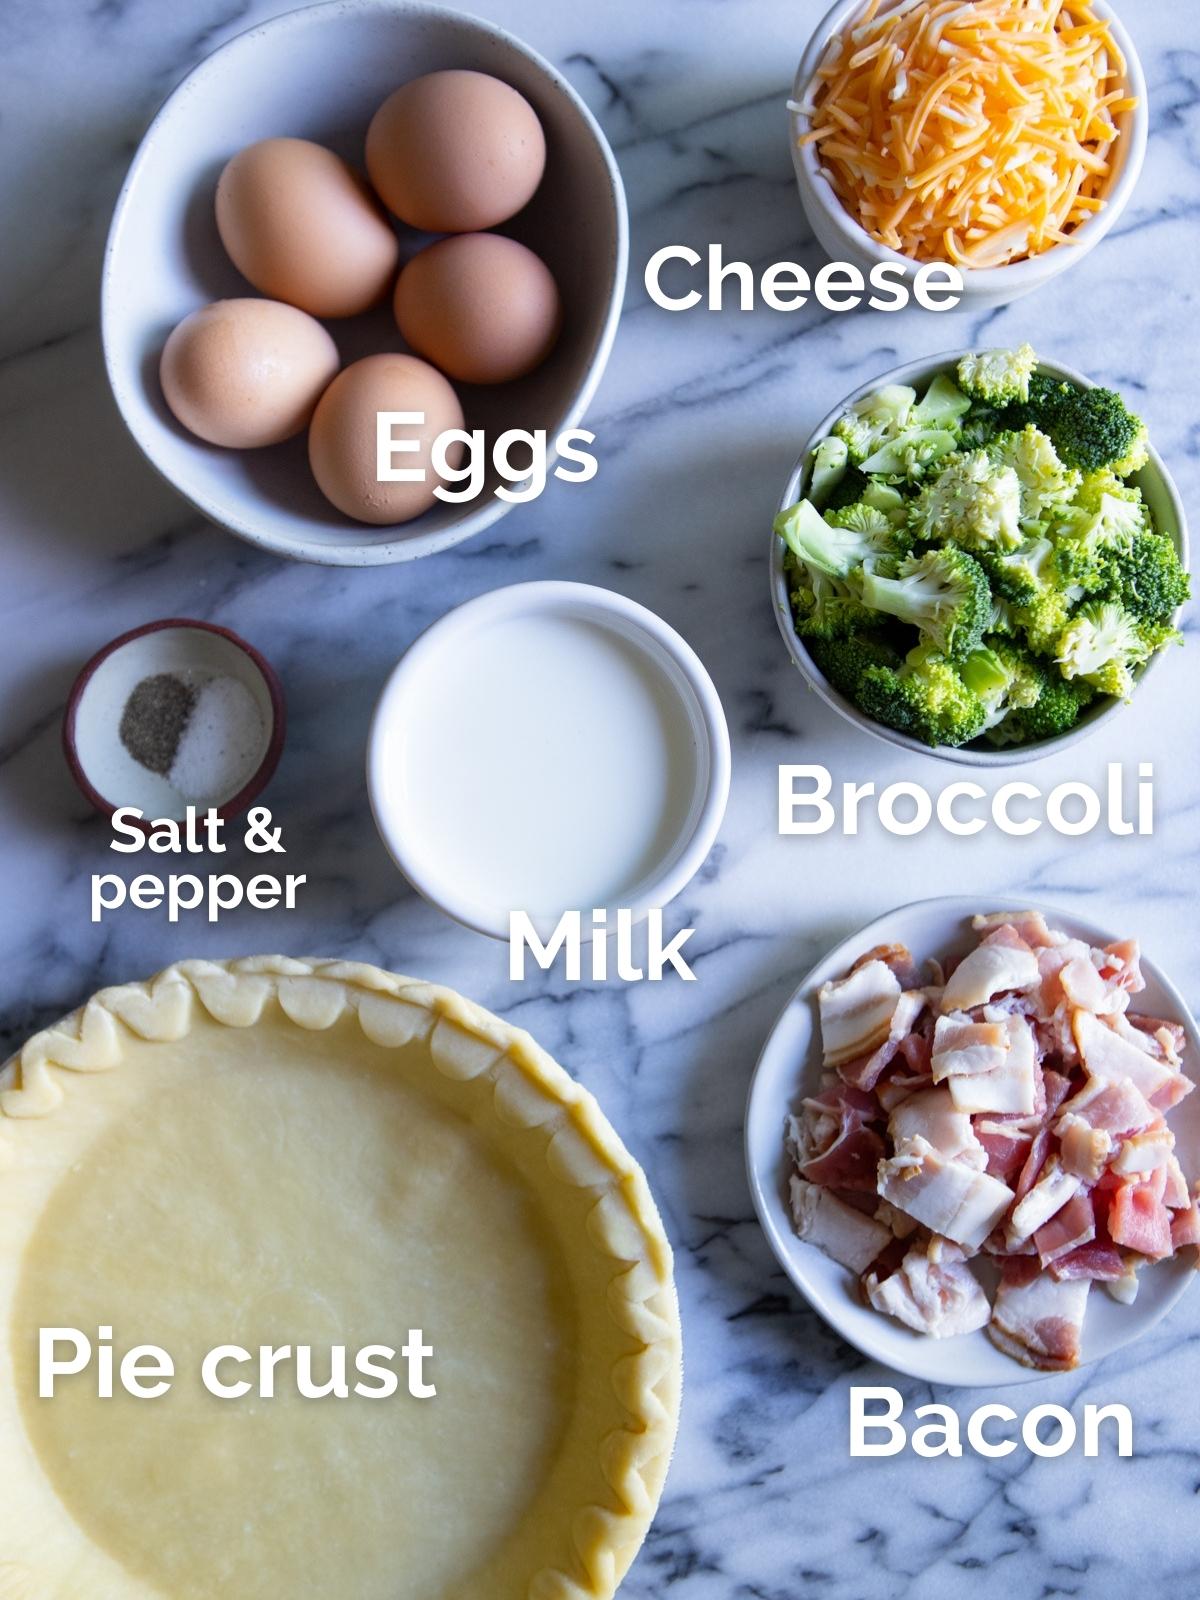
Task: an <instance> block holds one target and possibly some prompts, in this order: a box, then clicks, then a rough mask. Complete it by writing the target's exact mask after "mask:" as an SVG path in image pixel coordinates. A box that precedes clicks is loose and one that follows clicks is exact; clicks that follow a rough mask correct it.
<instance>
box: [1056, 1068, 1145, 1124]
mask: <svg viewBox="0 0 1200 1600" xmlns="http://www.w3.org/2000/svg"><path fill="white" fill-rule="evenodd" d="M1155 1116H1156V1113H1155V1110H1154V1108H1153V1106H1152V1105H1151V1104H1150V1102H1149V1101H1148V1100H1147V1099H1146V1097H1145V1095H1144V1094H1142V1093H1141V1091H1140V1090H1139V1089H1138V1088H1136V1087H1135V1085H1134V1084H1132V1083H1131V1082H1130V1081H1129V1079H1128V1078H1119V1079H1117V1080H1116V1081H1115V1082H1106V1081H1105V1080H1104V1079H1103V1078H1091V1079H1089V1080H1088V1082H1087V1083H1086V1084H1085V1085H1084V1087H1083V1088H1082V1089H1081V1090H1080V1091H1079V1093H1078V1094H1077V1095H1075V1096H1073V1097H1072V1098H1071V1099H1070V1100H1067V1101H1065V1102H1064V1104H1063V1107H1062V1118H1061V1119H1060V1121H1059V1124H1058V1130H1057V1131H1058V1133H1059V1136H1060V1137H1061V1135H1062V1125H1063V1122H1065V1121H1066V1119H1067V1118H1068V1117H1075V1118H1078V1120H1079V1121H1080V1122H1086V1123H1087V1125H1088V1127H1089V1128H1102V1129H1103V1130H1104V1132H1105V1133H1109V1134H1112V1135H1114V1137H1115V1136H1116V1135H1118V1134H1130V1133H1137V1132H1138V1131H1139V1130H1140V1129H1142V1128H1148V1127H1149V1126H1150V1125H1151V1123H1152V1122H1153V1121H1154V1120H1155Z"/></svg>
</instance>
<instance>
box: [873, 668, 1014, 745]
mask: <svg viewBox="0 0 1200 1600" xmlns="http://www.w3.org/2000/svg"><path fill="white" fill-rule="evenodd" d="M856 699H857V704H858V706H859V708H860V710H862V711H865V712H866V714H867V716H869V717H872V718H874V720H875V721H876V722H882V723H883V724H884V726H885V727H888V728H895V729H897V730H898V731H899V732H900V733H907V734H910V735H911V736H912V737H913V738H915V739H920V740H922V741H923V743H925V744H928V745H939V744H946V745H962V744H966V743H968V741H969V740H971V739H974V738H976V737H978V735H979V734H980V733H981V732H982V731H983V729H984V728H985V727H986V726H987V720H988V714H987V708H986V707H985V706H984V704H983V701H982V700H980V698H979V696H978V695H976V694H972V692H971V691H970V689H968V688H967V686H966V684H965V683H964V682H963V680H962V677H961V675H960V674H959V672H958V671H957V670H956V668H955V667H954V666H953V665H952V664H951V663H950V662H949V661H947V660H945V659H944V657H942V656H939V655H938V654H937V653H936V652H933V651H930V650H927V649H922V648H918V649H916V650H913V651H911V652H910V653H909V655H908V656H907V658H906V659H905V661H904V664H903V665H902V666H900V667H893V666H872V667H868V668H867V669H866V671H865V672H864V673H863V674H862V676H861V678H860V679H859V683H858V692H857V696H856Z"/></svg>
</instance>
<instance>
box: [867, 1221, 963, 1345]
mask: <svg viewBox="0 0 1200 1600" xmlns="http://www.w3.org/2000/svg"><path fill="white" fill-rule="evenodd" d="M863 1292H864V1293H865V1294H866V1297H867V1300H868V1301H869V1302H870V1304H871V1305H873V1306H874V1307H875V1309H876V1311H882V1312H884V1313H885V1314H886V1315H888V1316H892V1317H895V1318H896V1320H897V1321H898V1322H903V1323H904V1325H905V1326H906V1327H908V1328H912V1330H913V1331H914V1332H915V1333H924V1334H928V1335H929V1337H930V1338H932V1339H952V1338H954V1337H955V1336H956V1335H957V1334H960V1333H974V1332H975V1331H976V1330H977V1329H979V1328H983V1327H986V1326H987V1322H988V1318H989V1317H990V1316H991V1312H992V1308H991V1306H989V1304H988V1299H987V1296H986V1295H985V1294H984V1292H983V1290H982V1288H981V1287H980V1285H979V1281H978V1279H977V1278H976V1277H975V1274H974V1273H973V1272H972V1271H971V1269H970V1267H969V1266H968V1265H967V1259H966V1256H965V1255H964V1254H963V1252H962V1250H961V1249H960V1248H959V1247H958V1245H956V1244H953V1243H952V1242H951V1241H950V1240H949V1239H939V1238H938V1237H937V1236H936V1235H935V1236H934V1237H933V1238H931V1239H930V1240H929V1242H928V1243H927V1244H926V1245H914V1246H913V1248H912V1249H911V1250H910V1251H909V1252H908V1254H907V1255H906V1256H905V1257H904V1260H903V1261H902V1262H901V1264H900V1269H899V1271H897V1272H893V1273H891V1274H890V1275H889V1276H887V1277H884V1278H881V1277H880V1276H879V1275H878V1274H877V1273H874V1272H872V1273H868V1274H867V1276H866V1278H864V1280H863Z"/></svg>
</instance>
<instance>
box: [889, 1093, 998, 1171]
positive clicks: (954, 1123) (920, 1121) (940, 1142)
mask: <svg viewBox="0 0 1200 1600" xmlns="http://www.w3.org/2000/svg"><path fill="white" fill-rule="evenodd" d="M888 1133H889V1134H890V1136H891V1140H892V1145H893V1148H894V1149H895V1151H896V1154H897V1155H901V1154H903V1153H905V1152H906V1151H911V1150H912V1148H913V1146H914V1144H915V1142H916V1140H917V1139H924V1140H926V1141H927V1142H928V1143H929V1144H930V1145H932V1146H933V1148H934V1149H935V1150H936V1151H937V1153H938V1155H939V1156H941V1157H942V1159H943V1160H945V1161H959V1162H962V1163H963V1165H965V1166H968V1167H974V1168H975V1170H976V1171H979V1172H981V1171H983V1169H984V1168H985V1167H986V1166H987V1151H986V1150H985V1149H984V1148H983V1146H982V1144H980V1142H979V1140H978V1139H977V1138H976V1137H975V1130H974V1128H972V1126H971V1119H970V1117H969V1116H968V1115H967V1114H966V1112H965V1111H959V1110H957V1109H956V1107H955V1104H954V1101H953V1100H952V1099H951V1098H950V1091H949V1089H923V1090H922V1091H921V1093H920V1094H914V1095H910V1096H909V1097H908V1099H907V1100H903V1101H901V1103H900V1104H899V1105H898V1106H897V1107H896V1109H895V1110H894V1111H893V1112H892V1114H891V1117H890V1118H889V1120H888ZM881 1156H882V1152H881Z"/></svg>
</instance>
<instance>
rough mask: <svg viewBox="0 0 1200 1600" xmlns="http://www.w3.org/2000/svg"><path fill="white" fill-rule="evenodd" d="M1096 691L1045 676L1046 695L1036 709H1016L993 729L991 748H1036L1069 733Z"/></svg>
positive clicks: (1053, 674)
mask: <svg viewBox="0 0 1200 1600" xmlns="http://www.w3.org/2000/svg"><path fill="white" fill-rule="evenodd" d="M1095 694H1096V691H1095V690H1094V689H1093V688H1092V686H1091V685H1090V684H1089V683H1085V682H1084V680H1083V679H1082V678H1076V679H1075V680H1074V682H1072V683H1067V682H1066V680H1065V679H1064V678H1062V677H1061V676H1060V675H1059V673H1058V672H1056V671H1050V672H1047V673H1046V674H1045V679H1044V683H1043V687H1042V692H1041V694H1040V695H1039V696H1038V698H1037V700H1036V701H1035V702H1034V704H1033V705H1032V706H1029V707H1014V708H1013V709H1012V710H1011V711H1010V712H1009V713H1008V715H1007V716H1006V717H1005V718H1004V720H1003V721H1002V722H1000V723H997V725H996V726H995V727H994V728H989V729H988V732H987V738H988V742H989V744H994V745H1014V744H1033V743H1034V742H1036V741H1037V740H1039V739H1054V738H1057V736H1058V735H1059V734H1062V733H1068V732H1069V731H1070V730H1071V729H1072V728H1073V727H1074V726H1075V724H1076V723H1077V722H1078V721H1079V718H1080V716H1081V714H1082V713H1083V712H1084V711H1085V710H1086V708H1087V707H1088V706H1089V705H1090V704H1091V702H1092V701H1093V700H1094V699H1095Z"/></svg>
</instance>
